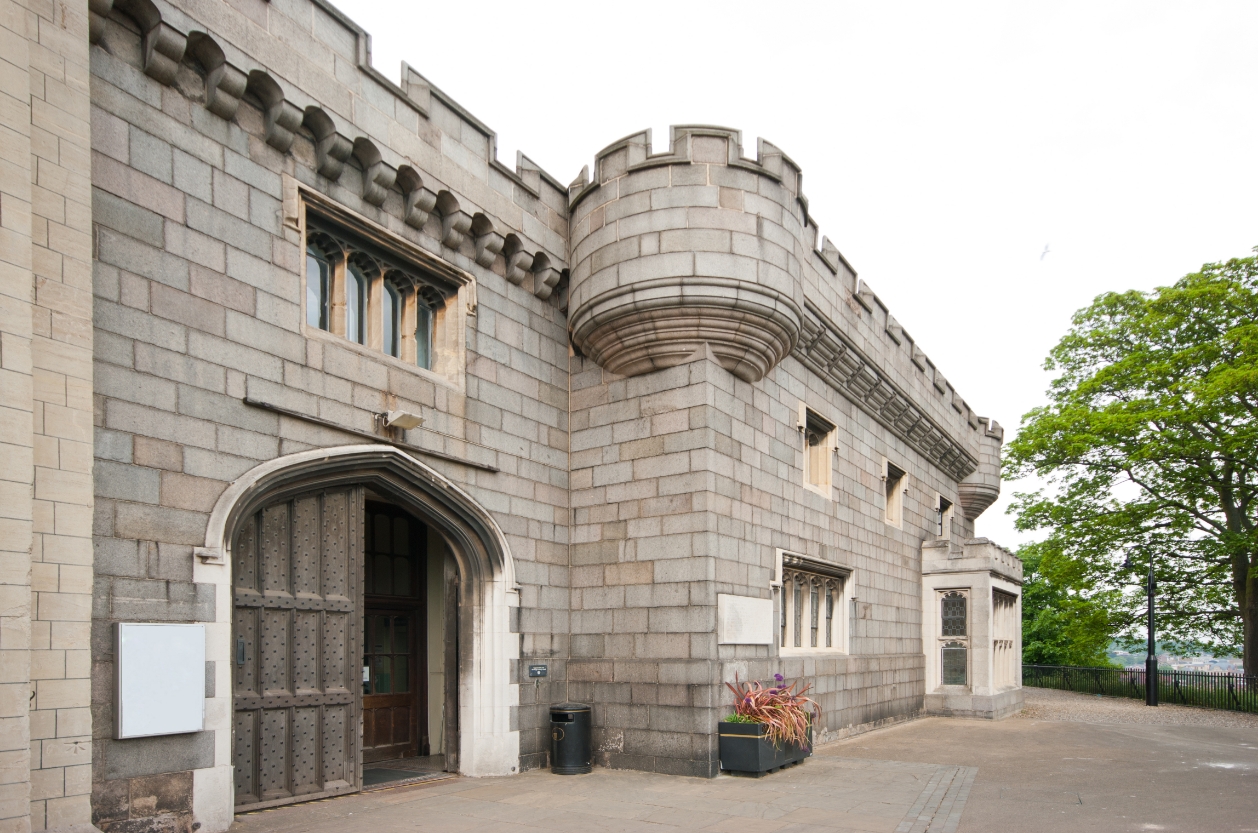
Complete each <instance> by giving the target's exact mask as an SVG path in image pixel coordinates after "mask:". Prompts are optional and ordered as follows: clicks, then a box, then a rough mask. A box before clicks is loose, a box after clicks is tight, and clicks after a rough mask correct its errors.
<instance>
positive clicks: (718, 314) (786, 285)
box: [568, 125, 812, 382]
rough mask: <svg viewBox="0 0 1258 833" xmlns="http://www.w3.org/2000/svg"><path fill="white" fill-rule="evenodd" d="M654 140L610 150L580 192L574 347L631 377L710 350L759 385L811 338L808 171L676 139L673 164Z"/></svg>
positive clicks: (574, 247)
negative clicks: (804, 275) (805, 268)
mask: <svg viewBox="0 0 1258 833" xmlns="http://www.w3.org/2000/svg"><path fill="white" fill-rule="evenodd" d="M650 142H651V135H650V131H645V132H642V133H637V134H634V135H633V136H629V137H626V138H624V139H622V140H620V141H619V142H616V143H615V144H612V145H610V146H608V147H607V148H604V149H603V150H602V151H601V152H600V153H599V154H598V156H597V157H596V159H595V166H594V178H593V181H589V180H588V178H587V173H586V171H582V176H581V178H580V179H578V180H577V181H576V182H574V183H573V184H572V186H570V195H569V201H570V205H571V212H572V213H571V237H570V240H571V242H570V246H571V252H570V257H569V263H570V264H571V266H572V273H571V283H570V296H569V302H568V309H569V322H570V326H571V328H572V340H573V343H574V344H575V345H576V347H577V349H579V350H580V351H581V352H582V353H583V354H585V355H586V356H588V357H589V358H591V359H592V360H594V361H595V362H597V363H598V364H599V365H600V366H601V367H603V368H605V369H607V370H609V371H611V372H613V373H618V374H622V375H626V376H634V375H638V374H641V373H648V372H650V371H653V370H659V369H662V368H666V367H672V366H674V365H677V364H680V363H682V362H684V361H686V360H687V358H688V357H690V356H691V355H692V354H694V352H695V351H696V350H699V349H701V348H702V347H703V345H704V344H705V343H706V344H707V345H708V346H709V347H710V348H711V350H712V353H713V355H714V356H715V357H716V360H717V361H718V362H720V364H721V365H722V366H723V367H725V368H726V369H727V370H729V371H730V372H731V373H733V374H734V375H736V376H738V377H739V378H741V379H745V380H747V381H751V382H754V381H758V380H759V379H760V378H762V377H763V376H764V375H765V374H766V373H767V372H768V371H769V370H770V369H771V368H772V367H773V366H774V365H776V364H777V363H778V362H780V361H781V360H782V359H783V358H784V357H785V356H786V355H787V354H788V353H789V352H790V351H791V349H792V348H793V347H794V345H795V342H796V341H797V340H798V338H799V331H800V320H801V309H802V307H803V296H802V289H801V285H800V280H799V277H800V261H801V259H802V258H803V257H805V256H806V254H807V252H808V251H809V250H810V249H811V248H812V244H811V243H808V244H806V243H805V240H804V217H805V206H804V205H803V203H802V200H801V198H800V191H799V186H800V176H799V168H798V166H796V165H795V164H794V163H793V162H791V161H790V159H788V158H787V157H786V156H785V155H784V154H783V153H782V152H781V151H779V150H778V149H777V148H775V147H774V146H773V145H771V144H769V143H768V142H765V141H763V140H761V142H760V146H759V154H758V159H757V161H755V162H752V161H750V160H748V159H744V158H742V145H741V138H740V134H739V132H738V131H736V130H729V129H727V128H721V127H702V126H693V125H686V126H678V127H674V128H673V137H672V147H671V149H670V151H669V152H668V153H661V154H656V155H651V152H650V148H651V145H650Z"/></svg>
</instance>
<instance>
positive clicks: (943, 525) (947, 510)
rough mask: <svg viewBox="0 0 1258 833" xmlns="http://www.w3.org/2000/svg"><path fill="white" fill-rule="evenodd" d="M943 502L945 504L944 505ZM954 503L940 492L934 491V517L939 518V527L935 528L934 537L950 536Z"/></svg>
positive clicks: (954, 513)
mask: <svg viewBox="0 0 1258 833" xmlns="http://www.w3.org/2000/svg"><path fill="white" fill-rule="evenodd" d="M944 504H947V505H946V506H945V505H944ZM956 511H957V507H956V504H955V503H953V502H952V501H950V500H948V499H947V498H946V497H944V496H943V493H941V492H935V517H936V518H937V519H938V520H939V528H938V529H937V530H936V535H935V537H936V538H940V539H945V540H946V539H949V538H951V537H952V521H953V518H954V517H955V516H956Z"/></svg>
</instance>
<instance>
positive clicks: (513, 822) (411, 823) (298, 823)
mask: <svg viewBox="0 0 1258 833" xmlns="http://www.w3.org/2000/svg"><path fill="white" fill-rule="evenodd" d="M820 751H821V750H819V752H820ZM973 779H974V770H973V769H972V768H970V767H956V766H937V765H934V764H918V763H901V762H897V761H872V760H849V759H845V758H842V757H839V756H837V755H831V754H818V755H817V756H814V757H813V758H812V759H810V760H809V761H808V762H806V763H805V764H804V765H802V766H797V767H793V768H791V769H787V770H783V771H782V772H778V773H776V774H774V775H771V776H768V777H765V778H759V779H753V778H745V777H731V776H722V777H720V778H715V779H712V780H708V779H701V778H685V777H678V776H670V775H658V774H655V773H646V772H633V771H628V770H608V769H601V768H599V769H596V770H595V771H594V772H593V773H591V774H589V775H568V776H560V775H551V774H550V772H549V771H548V770H546V771H537V770H535V771H532V772H526V773H524V774H523V775H519V776H515V777H512V778H489V779H470V778H457V779H450V780H447V781H441V782H436V783H430V784H426V785H425V784H421V785H418V786H414V787H399V788H397V789H395V790H381V791H377V792H370V793H365V794H362V795H358V796H351V797H346V798H337V799H329V800H326V801H319V802H312V803H310V804H303V805H298V806H295V807H288V808H283V809H279V810H273V811H263V812H260V813H255V814H249V815H243V816H238V817H237V821H236V824H235V825H233V827H232V831H231V833H298V832H299V831H300V832H301V833H305V831H310V833H324V831H326V833H332V832H333V831H335V832H336V833H344V831H349V830H369V831H371V832H372V833H383V831H395V830H422V831H431V833H447V832H448V833H461V832H462V831H477V833H491V832H492V833H499V832H501V833H508V831H518V833H528V831H537V830H554V831H585V830H591V831H598V832H599V833H638V832H639V831H641V833H671V831H681V830H707V831H714V833H717V832H718V831H719V832H722V833H739V831H748V833H751V831H756V833H806V831H826V833H836V832H837V831H861V833H925V831H927V830H928V829H929V830H930V831H932V833H933V831H952V830H955V829H956V822H957V820H958V819H959V818H960V814H961V809H962V807H963V805H964V802H965V795H966V792H967V791H968V789H969V785H970V783H971V782H972V781H973ZM932 819H938V821H937V823H936V824H934V825H933V826H932V825H931V821H932Z"/></svg>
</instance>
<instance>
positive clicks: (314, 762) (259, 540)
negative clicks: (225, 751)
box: [232, 487, 364, 807]
mask: <svg viewBox="0 0 1258 833" xmlns="http://www.w3.org/2000/svg"><path fill="white" fill-rule="evenodd" d="M363 507H364V497H363V490H362V488H361V487H349V488H343V489H335V490H324V491H319V492H315V493H311V494H306V495H301V496H298V497H295V498H292V499H289V500H284V501H280V502H277V503H274V504H272V505H270V506H266V507H264V508H262V509H260V510H259V511H258V512H256V513H255V514H254V515H253V516H252V517H250V518H248V519H246V520H245V521H244V522H243V524H242V527H241V529H240V531H239V533H238V535H237V538H236V542H235V546H234V547H233V548H232V560H233V567H234V571H235V574H234V576H233V579H234V585H235V587H234V590H235V615H234V631H235V633H234V637H235V639H234V640H233V646H234V650H235V656H234V657H233V668H234V671H235V675H234V677H235V679H234V685H233V695H234V700H235V704H234V708H235V724H234V732H233V735H234V736H233V740H232V743H233V757H234V763H235V778H236V805H237V806H238V807H245V806H249V807H264V806H273V805H277V804H286V803H288V802H291V801H297V800H308V799H311V798H317V797H320V796H325V795H336V794H339V793H346V792H353V791H356V790H357V789H359V784H360V783H361V778H360V768H361V765H360V763H359V759H358V725H359V724H358V702H357V701H358V693H357V692H358V677H359V674H360V669H359V665H358V651H357V646H358V645H360V644H361V642H360V640H361V637H360V635H359V623H360V622H361V615H362V614H361V609H360V608H359V606H358V599H359V598H360V596H359V589H360V588H359V575H360V569H361V563H362V562H361V553H362V545H363V526H362V519H363Z"/></svg>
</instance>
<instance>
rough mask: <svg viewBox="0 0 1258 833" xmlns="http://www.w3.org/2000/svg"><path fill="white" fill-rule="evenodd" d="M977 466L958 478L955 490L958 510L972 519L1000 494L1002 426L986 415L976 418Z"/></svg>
mask: <svg viewBox="0 0 1258 833" xmlns="http://www.w3.org/2000/svg"><path fill="white" fill-rule="evenodd" d="M978 422H979V454H978V468H976V469H975V470H974V471H973V472H972V473H971V474H970V476H969V477H967V478H965V479H964V480H962V481H961V483H960V486H959V487H958V491H959V492H960V497H961V511H962V512H964V513H965V516H966V517H967V518H969V519H970V520H974V519H975V518H977V517H978V516H979V515H981V514H983V512H985V511H987V507H989V506H991V505H992V504H993V503H995V502H996V499H997V498H998V497H1000V448H1001V446H1002V445H1003V444H1004V441H1005V429H1004V428H1002V427H1000V423H999V422H997V421H996V420H994V419H990V420H989V419H988V418H987V417H979V418H978Z"/></svg>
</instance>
